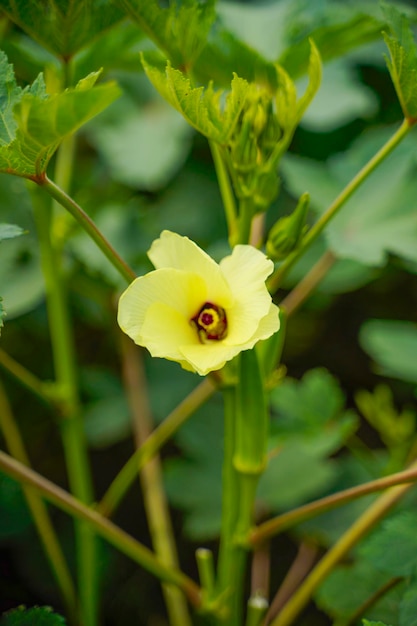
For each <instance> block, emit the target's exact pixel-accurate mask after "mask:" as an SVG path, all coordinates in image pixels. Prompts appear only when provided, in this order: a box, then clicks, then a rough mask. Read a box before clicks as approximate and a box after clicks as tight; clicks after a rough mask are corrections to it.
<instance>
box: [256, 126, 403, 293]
mask: <svg viewBox="0 0 417 626" xmlns="http://www.w3.org/2000/svg"><path fill="white" fill-rule="evenodd" d="M411 128H412V125H411V123H410V122H409V121H408V120H406V119H405V120H404V121H403V123H402V124H401V126H400V128H399V129H398V130H397V131H396V132H395V133H394V135H393V136H392V137H391V138H390V139H389V140H388V141H387V143H386V144H385V145H384V146H382V148H381V149H380V150H379V151H378V152H377V153H376V154H375V155H374V156H373V157H372V159H371V160H370V161H368V163H367V164H366V165H365V166H364V167H363V168H362V169H361V170H360V171H359V172H358V173H357V174H356V176H355V177H354V178H353V179H352V180H351V181H350V183H349V184H348V185H347V186H346V187H345V188H344V189H343V191H342V192H341V193H340V194H339V195H338V196H337V198H336V200H335V201H334V202H333V203H332V204H331V205H330V207H329V208H328V209H327V211H326V212H325V213H323V215H321V217H320V218H319V219H318V220H317V222H316V223H315V224H314V225H313V226H312V227H311V229H310V230H309V232H308V233H307V235H306V236H305V237H304V239H303V241H302V243H301V245H300V247H299V248H297V249H296V250H294V252H292V253H291V254H290V255H288V257H287V258H286V259H285V261H284V262H283V263H282V264H281V265H280V267H278V269H277V270H275V272H274V273H273V275H272V276H271V277H270V279H269V280H268V288H269V290H270V292H271V293H275V292H276V291H277V289H278V287H279V286H280V284H281V281H282V279H283V278H284V276H285V275H286V274H287V273H288V271H289V270H290V269H291V268H292V267H293V265H294V264H295V263H296V262H297V261H298V259H299V258H300V257H301V256H302V255H303V254H304V252H305V250H306V249H307V248H308V247H309V246H310V245H311V244H312V243H313V241H315V240H316V239H317V237H318V236H319V235H320V233H321V232H322V231H323V230H324V228H325V227H326V226H327V224H328V223H329V222H330V220H331V219H333V217H334V216H335V215H336V214H337V213H338V212H339V210H340V209H341V208H342V206H343V205H344V204H345V203H346V202H347V200H348V199H349V198H350V197H351V196H352V194H353V193H354V192H355V191H356V190H357V189H358V187H360V185H361V184H362V183H363V182H364V181H365V180H366V179H367V178H368V176H369V175H370V174H371V173H372V172H373V171H374V170H375V169H376V168H377V167H378V165H379V164H380V163H382V161H384V160H385V159H386V158H387V156H388V155H389V154H391V152H392V151H393V150H394V148H396V147H397V145H398V144H399V143H400V142H401V141H402V140H403V139H404V137H406V135H407V134H408V132H409V131H410V130H411Z"/></svg>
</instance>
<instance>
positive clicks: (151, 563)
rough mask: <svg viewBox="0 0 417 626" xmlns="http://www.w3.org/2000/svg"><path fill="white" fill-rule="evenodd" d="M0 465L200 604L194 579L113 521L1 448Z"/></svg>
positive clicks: (194, 602)
mask: <svg viewBox="0 0 417 626" xmlns="http://www.w3.org/2000/svg"><path fill="white" fill-rule="evenodd" d="M0 468H1V469H2V470H3V471H4V472H5V473H6V474H8V475H9V476H11V477H12V478H15V479H16V480H17V481H19V482H20V483H22V484H25V485H29V486H31V487H33V489H35V490H36V491H37V492H38V493H40V494H41V495H42V497H44V498H45V499H46V500H48V501H49V502H51V503H52V504H54V505H55V506H57V507H58V508H59V509H61V510H62V511H65V512H66V513H68V514H69V515H71V516H72V517H75V518H76V519H78V520H82V521H84V522H86V523H87V524H88V525H89V526H90V527H91V528H92V529H94V530H95V532H96V533H97V534H98V535H100V536H101V537H103V538H104V539H106V541H108V542H109V543H110V544H112V545H113V546H115V547H116V548H117V549H118V550H120V551H121V552H123V554H126V555H127V556H128V557H129V558H131V559H132V560H133V561H135V562H136V563H138V564H139V565H140V566H141V567H143V568H144V569H146V570H147V571H148V572H150V573H151V574H153V575H154V576H156V577H157V578H159V579H160V580H163V581H165V582H168V583H172V584H173V585H176V586H177V587H179V588H180V589H182V590H183V591H184V593H185V594H186V596H187V598H188V599H189V601H190V602H191V604H192V605H193V606H195V607H196V608H198V607H199V605H200V590H199V588H198V586H197V585H196V584H195V583H194V581H193V580H191V579H190V578H188V576H186V575H185V574H183V573H182V572H181V571H179V570H176V569H172V568H168V567H166V566H165V565H163V564H162V563H161V562H160V561H159V560H158V559H157V558H156V557H155V555H154V554H153V553H152V552H151V550H149V549H148V548H146V547H145V546H144V545H142V544H141V543H140V542H139V541H137V540H136V539H134V538H133V537H131V536H130V535H129V534H128V533H126V532H125V531H124V530H122V529H121V528H119V527H118V526H116V525H115V524H113V522H111V521H110V520H108V519H107V518H105V517H103V516H102V515H100V514H99V513H98V512H97V511H95V510H93V509H91V508H89V507H88V506H86V505H85V504H83V503H82V502H80V501H79V500H78V499H76V498H74V497H73V496H72V495H71V494H70V493H68V492H67V491H65V490H64V489H61V487H58V486H57V485H55V484H54V483H52V482H51V481H49V480H47V479H46V478H44V477H43V476H41V475H40V474H38V473H37V472H35V471H33V470H31V469H29V468H28V467H26V466H25V465H23V464H22V463H20V462H19V461H16V459H13V458H12V457H10V456H9V455H8V454H6V453H4V452H2V451H0Z"/></svg>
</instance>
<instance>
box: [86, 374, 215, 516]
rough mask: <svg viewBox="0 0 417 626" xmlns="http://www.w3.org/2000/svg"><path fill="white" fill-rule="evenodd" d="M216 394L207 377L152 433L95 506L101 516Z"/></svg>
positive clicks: (111, 508) (120, 498)
mask: <svg viewBox="0 0 417 626" xmlns="http://www.w3.org/2000/svg"><path fill="white" fill-rule="evenodd" d="M215 391H216V386H215V385H214V383H213V382H212V380H211V379H210V378H205V379H204V380H203V382H202V383H200V384H199V385H198V387H196V388H195V389H193V391H192V392H191V393H190V394H189V395H188V396H187V397H186V398H184V400H183V401H182V402H181V403H180V404H179V405H178V406H177V407H176V408H175V409H174V410H173V411H172V412H171V413H170V414H169V415H168V417H166V419H165V420H164V421H163V422H162V423H161V424H160V425H159V426H158V427H157V428H155V430H154V431H153V432H152V434H151V435H149V437H148V438H147V440H146V441H145V443H144V444H143V445H142V446H141V447H140V448H138V450H136V452H135V453H134V454H133V455H132V456H131V457H130V459H129V460H128V461H127V463H126V464H125V465H124V466H123V468H122V469H121V470H120V472H119V473H118V474H117V476H116V477H115V478H114V480H113V482H112V483H111V485H110V486H109V488H108V489H107V491H106V493H105V494H104V496H103V498H102V499H101V501H100V502H99V503H98V505H97V510H98V511H100V512H101V514H102V515H105V516H110V515H112V513H114V511H115V510H116V508H117V507H118V506H119V504H120V502H121V500H122V499H123V497H124V495H125V494H126V492H127V490H128V489H129V487H130V486H131V485H132V483H133V481H134V480H135V478H136V477H137V475H138V472H140V470H141V468H142V467H143V466H144V465H145V463H147V462H148V461H149V460H150V459H152V458H153V457H154V456H155V454H156V453H157V452H158V450H160V448H161V447H162V446H163V445H164V443H166V442H167V441H168V440H169V439H170V437H172V435H173V434H174V433H175V432H176V431H177V430H178V429H179V428H180V427H181V426H182V424H184V423H185V422H186V421H187V420H188V418H189V417H190V416H191V415H192V414H193V413H194V411H196V410H197V409H198V408H199V407H200V406H201V405H202V404H204V402H206V401H207V400H208V399H209V398H210V397H211V396H212V395H213V393H214V392H215Z"/></svg>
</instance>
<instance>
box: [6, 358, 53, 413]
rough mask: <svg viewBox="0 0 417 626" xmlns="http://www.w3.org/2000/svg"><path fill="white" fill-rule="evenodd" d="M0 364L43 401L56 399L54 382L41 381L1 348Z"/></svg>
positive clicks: (49, 401)
mask: <svg viewBox="0 0 417 626" xmlns="http://www.w3.org/2000/svg"><path fill="white" fill-rule="evenodd" d="M0 366H1V367H3V368H4V369H5V370H6V371H7V372H9V374H11V375H12V376H14V378H16V380H18V381H19V382H20V383H21V384H22V385H24V386H25V387H26V388H27V389H29V390H30V391H32V392H33V393H34V394H35V395H37V396H38V397H39V398H41V400H43V401H44V402H47V403H48V404H50V403H53V402H55V401H56V400H57V390H55V391H53V388H54V387H56V385H55V383H49V382H43V381H42V380H40V378H38V377H37V376H35V375H34V374H32V372H30V371H29V370H28V369H26V367H24V366H23V365H21V364H20V363H18V362H17V361H16V360H15V359H13V357H11V356H10V355H9V354H7V352H6V351H5V350H3V349H2V348H0Z"/></svg>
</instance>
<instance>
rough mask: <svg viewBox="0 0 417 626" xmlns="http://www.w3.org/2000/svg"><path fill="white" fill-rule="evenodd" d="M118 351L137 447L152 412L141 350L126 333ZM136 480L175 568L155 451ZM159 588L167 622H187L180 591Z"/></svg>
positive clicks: (155, 534)
mask: <svg viewBox="0 0 417 626" xmlns="http://www.w3.org/2000/svg"><path fill="white" fill-rule="evenodd" d="M122 354H123V373H124V381H125V386H126V390H127V397H128V400H129V404H130V409H131V413H132V419H133V430H134V433H135V440H136V445H137V447H138V448H139V447H140V446H141V445H143V444H144V443H145V441H146V439H147V438H148V437H149V435H150V433H151V429H152V415H151V409H150V405H149V399H148V394H147V388H146V378H145V372H144V368H143V362H142V358H143V353H142V352H141V351H139V349H138V348H137V346H135V345H134V343H133V342H132V341H131V340H130V339H129V338H128V337H127V336H126V335H122ZM140 480H141V484H142V493H143V499H144V503H145V510H146V517H147V519H148V524H149V530H150V534H151V537H152V545H153V547H154V550H155V552H156V555H157V556H158V557H159V559H160V560H161V562H162V563H164V565H166V566H167V567H173V568H178V555H177V550H176V546H175V539H174V532H173V528H172V524H171V519H170V514H169V507H168V502H167V499H166V495H165V491H164V488H163V478H162V467H161V461H160V458H159V456H158V455H155V456H154V457H153V459H151V460H150V461H149V463H147V464H146V465H145V466H144V467H143V469H142V472H141V473H140ZM162 591H163V594H164V599H165V604H166V607H167V612H168V616H169V623H170V624H171V625H172V626H191V619H190V615H189V612H188V607H187V603H186V601H185V598H184V595H183V594H182V593H181V591H180V590H179V589H178V588H177V587H174V586H173V585H169V584H167V583H163V584H162Z"/></svg>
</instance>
